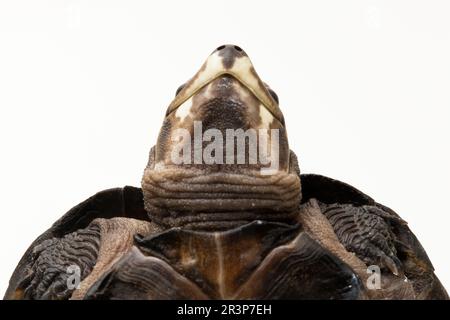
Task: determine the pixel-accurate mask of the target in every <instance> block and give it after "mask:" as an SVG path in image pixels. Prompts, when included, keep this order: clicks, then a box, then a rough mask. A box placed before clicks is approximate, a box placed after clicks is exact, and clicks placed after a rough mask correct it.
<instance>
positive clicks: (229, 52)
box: [211, 44, 248, 68]
mask: <svg viewBox="0 0 450 320" xmlns="http://www.w3.org/2000/svg"><path fill="white" fill-rule="evenodd" d="M214 54H218V55H219V56H220V57H221V58H222V62H223V65H224V67H225V68H231V67H232V66H233V63H234V61H235V60H236V59H237V58H241V57H248V56H247V54H246V53H245V51H244V50H242V48H241V47H239V46H237V45H234V44H224V45H221V46H219V47H217V48H216V50H214V51H213V53H212V54H211V55H214Z"/></svg>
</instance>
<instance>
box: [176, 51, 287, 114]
mask: <svg viewBox="0 0 450 320" xmlns="http://www.w3.org/2000/svg"><path fill="white" fill-rule="evenodd" d="M223 59H224V58H223V57H222V56H220V51H216V52H214V53H212V54H211V55H210V56H209V57H208V59H207V60H206V62H205V63H204V65H203V66H202V68H201V69H200V71H198V72H197V74H196V75H195V76H194V77H193V78H192V79H191V80H190V81H188V83H186V85H185V86H184V88H183V89H182V90H181V92H180V93H179V94H178V95H177V96H176V97H175V99H174V100H173V101H172V103H171V104H170V106H169V108H168V110H167V114H169V113H171V112H172V111H174V110H175V109H177V108H178V107H179V106H181V105H182V104H183V103H184V102H185V101H187V100H188V99H191V98H192V96H193V95H195V94H196V93H197V92H198V91H199V90H201V89H202V88H203V87H204V86H206V85H208V84H209V83H211V82H212V81H214V80H215V79H217V78H218V77H220V76H222V75H231V76H233V77H234V78H236V79H237V80H238V81H239V82H241V83H242V84H243V85H244V86H245V87H246V88H247V89H248V90H249V91H250V92H251V93H253V94H254V95H255V96H256V98H258V100H259V101H261V103H262V105H263V106H264V107H265V108H266V109H267V110H269V112H270V113H271V114H272V115H273V116H274V117H275V118H276V119H278V120H279V121H280V122H281V119H282V118H283V116H282V114H281V111H280V109H279V108H278V105H277V103H276V101H275V100H274V99H273V98H272V96H271V95H270V93H269V91H268V90H267V89H266V87H265V86H264V84H263V83H262V81H261V80H260V79H259V77H258V75H257V74H256V72H255V69H254V68H253V65H252V62H251V61H250V59H249V57H248V56H246V55H242V56H237V57H235V59H234V63H233V65H232V67H231V68H227V67H225V65H226V64H225V63H224V61H223Z"/></svg>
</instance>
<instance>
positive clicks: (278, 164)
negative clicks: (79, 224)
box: [142, 46, 301, 229]
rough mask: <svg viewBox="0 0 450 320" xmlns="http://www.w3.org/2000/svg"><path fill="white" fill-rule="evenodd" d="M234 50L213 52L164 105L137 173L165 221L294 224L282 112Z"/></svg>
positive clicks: (158, 218)
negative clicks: (150, 146) (155, 136)
mask: <svg viewBox="0 0 450 320" xmlns="http://www.w3.org/2000/svg"><path fill="white" fill-rule="evenodd" d="M220 48H222V49H220ZM235 48H236V47H235V46H233V47H230V46H224V47H219V48H218V49H217V50H216V51H215V52H213V54H212V55H211V56H210V57H209V58H208V60H207V62H206V63H205V64H204V66H203V67H202V68H201V69H200V71H199V72H198V73H197V74H196V75H195V76H194V78H193V79H191V80H190V81H189V82H188V83H187V84H186V85H185V87H184V88H183V89H182V90H181V91H180V92H179V94H177V96H176V97H175V99H174V101H173V102H172V103H171V105H170V106H169V109H168V113H167V115H166V117H165V119H164V123H163V126H162V128H161V131H160V134H159V137H158V141H157V143H156V146H155V147H154V148H153V149H152V152H151V154H150V161H149V163H148V165H147V168H146V169H145V172H144V176H143V179H142V189H143V193H144V203H145V208H146V210H147V212H148V213H149V215H150V217H151V219H152V220H153V221H154V222H156V223H159V224H161V225H163V226H167V227H181V226H184V227H189V228H194V229H195V228H201V229H227V228H232V227H235V226H238V225H241V224H244V223H248V222H251V221H255V220H265V221H280V222H281V221H283V222H292V223H294V222H295V218H294V217H295V216H296V213H297V209H298V206H299V203H300V197H301V187H300V178H299V176H298V174H297V172H296V170H294V169H293V168H294V167H295V166H293V164H292V161H291V153H290V150H289V145H288V140H287V134H286V129H285V126H284V122H283V116H282V114H281V111H280V110H279V108H278V103H277V101H275V100H274V98H273V97H272V96H271V94H270V93H269V90H268V87H266V86H265V85H264V84H263V82H262V81H261V80H260V79H259V77H258V76H257V74H256V72H255V71H254V69H253V66H252V65H251V63H250V60H249V59H248V57H247V56H246V55H245V53H243V51H241V50H236V49H235ZM295 163H296V162H295Z"/></svg>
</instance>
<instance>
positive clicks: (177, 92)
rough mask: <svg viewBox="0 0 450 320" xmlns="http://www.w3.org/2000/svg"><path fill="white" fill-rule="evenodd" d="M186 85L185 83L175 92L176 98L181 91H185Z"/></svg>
mask: <svg viewBox="0 0 450 320" xmlns="http://www.w3.org/2000/svg"><path fill="white" fill-rule="evenodd" d="M185 85H186V84H184V83H183V84H182V85H181V86H179V87H178V89H177V91H176V92H175V97H176V96H177V95H178V94H179V93H180V91H181V90H183V88H184V86H185Z"/></svg>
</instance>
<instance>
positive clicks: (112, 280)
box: [86, 221, 362, 299]
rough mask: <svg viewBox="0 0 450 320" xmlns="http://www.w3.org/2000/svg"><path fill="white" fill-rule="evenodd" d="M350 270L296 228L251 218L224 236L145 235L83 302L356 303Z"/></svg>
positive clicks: (358, 286)
mask: <svg viewBox="0 0 450 320" xmlns="http://www.w3.org/2000/svg"><path fill="white" fill-rule="evenodd" d="M361 288H362V286H361V283H360V281H359V279H358V277H357V276H356V275H355V274H354V272H353V271H352V270H351V269H350V268H349V267H348V266H347V265H346V264H344V263H343V262H341V261H340V260H339V259H337V258H336V257H335V256H334V255H332V254H331V253H329V252H328V251H327V250H325V249H323V248H322V247H321V246H320V245H319V244H318V243H317V242H315V241H314V240H312V239H311V238H310V237H309V236H308V235H307V234H306V233H305V232H303V231H301V228H300V227H299V226H290V225H286V224H281V223H269V222H261V221H256V222H252V223H250V224H247V225H244V226H242V227H238V228H235V229H233V230H230V231H226V232H197V231H189V230H181V229H170V230H168V231H164V232H162V233H159V234H156V235H151V236H149V237H147V238H138V239H137V246H136V247H134V248H133V250H132V251H131V252H129V253H128V254H127V255H126V256H124V257H123V258H122V259H121V261H119V262H118V263H117V264H116V265H115V266H114V267H113V268H112V269H111V270H110V271H109V272H108V273H106V274H105V275H104V276H103V277H102V278H101V279H99V281H97V283H96V284H94V285H93V286H92V287H91V289H90V290H89V291H88V293H87V296H86V298H87V299H111V298H114V299H117V298H118V299H357V298H359V297H360V291H361Z"/></svg>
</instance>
